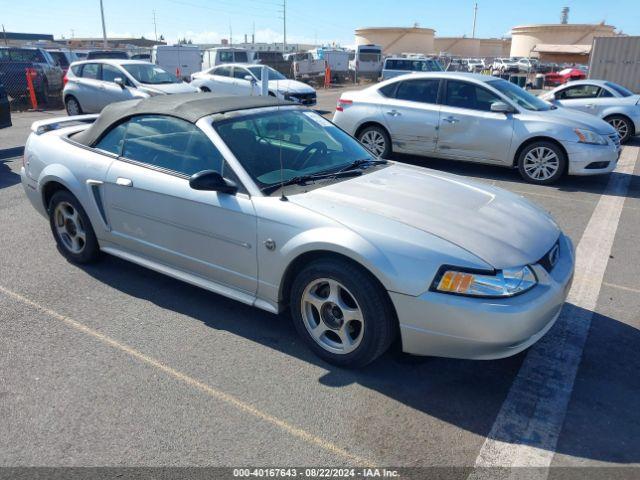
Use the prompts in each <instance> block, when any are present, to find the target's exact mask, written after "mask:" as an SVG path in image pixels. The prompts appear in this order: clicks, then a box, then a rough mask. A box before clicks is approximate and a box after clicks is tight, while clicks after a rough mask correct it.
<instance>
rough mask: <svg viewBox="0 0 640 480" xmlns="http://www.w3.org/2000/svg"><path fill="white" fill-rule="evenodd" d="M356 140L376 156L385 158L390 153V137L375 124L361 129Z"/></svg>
mask: <svg viewBox="0 0 640 480" xmlns="http://www.w3.org/2000/svg"><path fill="white" fill-rule="evenodd" d="M358 141H359V142H360V143H361V144H362V145H364V146H365V148H366V149H367V150H369V151H370V152H371V153H373V154H374V155H375V156H376V157H379V158H387V157H388V156H389V155H391V139H390V138H389V134H388V133H387V131H386V130H385V129H384V128H382V127H379V126H377V125H372V126H370V127H366V128H364V129H362V131H360V132H359V133H358Z"/></svg>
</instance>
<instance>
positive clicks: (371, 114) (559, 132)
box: [333, 72, 621, 184]
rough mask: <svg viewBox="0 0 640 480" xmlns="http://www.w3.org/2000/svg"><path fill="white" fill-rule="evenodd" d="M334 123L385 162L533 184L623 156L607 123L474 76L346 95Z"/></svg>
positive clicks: (444, 75)
mask: <svg viewBox="0 0 640 480" xmlns="http://www.w3.org/2000/svg"><path fill="white" fill-rule="evenodd" d="M333 121H334V122H335V123H336V124H337V125H338V126H339V127H341V128H343V129H344V130H346V131H347V132H348V133H350V134H351V135H354V136H355V137H356V138H358V139H359V140H360V141H361V142H362V143H363V144H364V145H365V146H366V147H367V148H369V150H371V151H372V152H373V153H375V154H376V155H379V156H381V157H384V158H388V155H390V154H391V153H392V152H400V153H408V154H413V155H423V156H431V157H439V158H445V159H451V160H463V161H469V162H478V163H486V164H490V165H499V166H504V167H509V168H518V170H519V171H520V175H522V177H523V178H524V179H525V180H526V181H528V182H532V183H538V184H549V183H553V182H556V181H557V180H559V179H560V178H561V177H562V176H563V175H565V174H569V175H595V174H600V173H609V172H611V171H613V169H614V168H615V167H616V163H617V161H618V157H619V155H620V151H621V150H620V142H619V138H618V135H617V133H616V131H615V130H614V129H613V127H611V125H608V124H607V123H606V122H605V121H603V120H601V119H599V118H596V117H594V116H593V115H588V114H586V113H582V112H576V111H573V110H569V109H566V108H558V107H556V106H552V105H550V104H549V103H547V102H545V101H543V100H541V99H539V98H537V97H535V96H533V95H531V94H529V93H528V92H526V91H524V90H523V89H521V88H520V87H518V86H516V85H514V84H513V83H509V82H507V81H505V80H501V79H499V78H495V77H491V76H488V75H479V74H471V73H457V72H456V73H451V72H440V73H435V72H434V73H421V74H413V75H405V76H402V77H397V78H394V79H392V80H390V81H386V82H382V83H380V84H377V85H374V86H372V87H369V88H366V89H364V90H361V91H351V92H346V93H343V94H342V97H341V98H340V100H339V101H338V106H337V110H336V113H335V115H334V117H333Z"/></svg>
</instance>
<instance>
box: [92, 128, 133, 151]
mask: <svg viewBox="0 0 640 480" xmlns="http://www.w3.org/2000/svg"><path fill="white" fill-rule="evenodd" d="M126 131H127V122H123V123H121V124H120V125H118V126H116V127H113V128H112V129H111V130H109V132H107V134H106V135H104V136H103V137H102V138H101V139H100V141H99V142H98V143H96V144H95V145H94V147H95V148H97V149H99V150H104V151H105V152H109V153H114V154H116V155H120V154H121V153H122V144H123V143H124V134H125V132H126Z"/></svg>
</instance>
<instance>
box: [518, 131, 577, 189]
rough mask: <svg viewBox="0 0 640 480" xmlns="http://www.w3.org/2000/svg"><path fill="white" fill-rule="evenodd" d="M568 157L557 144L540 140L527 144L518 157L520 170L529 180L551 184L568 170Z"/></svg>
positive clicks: (541, 183)
mask: <svg viewBox="0 0 640 480" xmlns="http://www.w3.org/2000/svg"><path fill="white" fill-rule="evenodd" d="M566 166H567V158H566V155H565V154H564V152H563V151H562V150H561V149H560V147H558V146H557V145H556V144H554V143H551V142H545V141H539V142H534V143H531V144H529V145H527V146H526V147H525V148H524V149H523V150H522V152H520V155H519V157H518V170H519V171H520V175H521V176H522V178H524V179H525V180H526V181H527V182H530V183H537V184H540V185H549V184H551V183H555V182H556V181H558V179H559V178H560V177H562V175H563V174H564V172H565V171H566Z"/></svg>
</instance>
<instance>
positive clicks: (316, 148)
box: [293, 142, 327, 170]
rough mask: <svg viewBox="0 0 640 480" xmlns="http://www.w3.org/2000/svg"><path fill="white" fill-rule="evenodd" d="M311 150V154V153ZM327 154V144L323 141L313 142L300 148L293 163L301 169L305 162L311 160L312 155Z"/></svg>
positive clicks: (305, 164)
mask: <svg viewBox="0 0 640 480" xmlns="http://www.w3.org/2000/svg"><path fill="white" fill-rule="evenodd" d="M311 152H313V154H311ZM326 154H327V146H326V145H325V144H324V143H323V142H313V143H311V144H309V145H307V146H306V147H305V148H304V150H302V151H301V152H300V153H299V154H298V156H297V157H296V159H295V160H294V161H293V165H295V167H296V168H298V169H300V170H303V169H304V168H305V167H306V166H307V164H308V163H309V162H310V161H311V159H312V158H313V157H315V156H316V155H323V156H324V155H326Z"/></svg>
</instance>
